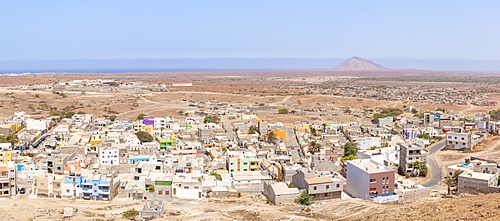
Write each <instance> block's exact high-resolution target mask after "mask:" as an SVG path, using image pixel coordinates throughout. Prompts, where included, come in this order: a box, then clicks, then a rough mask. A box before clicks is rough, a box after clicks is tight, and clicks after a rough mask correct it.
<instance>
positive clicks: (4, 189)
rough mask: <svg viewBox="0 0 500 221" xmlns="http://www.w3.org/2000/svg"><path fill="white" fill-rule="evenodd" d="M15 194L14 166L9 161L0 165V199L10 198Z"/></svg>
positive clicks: (15, 177)
mask: <svg viewBox="0 0 500 221" xmlns="http://www.w3.org/2000/svg"><path fill="white" fill-rule="evenodd" d="M16 194H17V174H16V164H15V163H14V162H13V161H9V162H7V163H6V164H0V197H11V196H15V195H16Z"/></svg>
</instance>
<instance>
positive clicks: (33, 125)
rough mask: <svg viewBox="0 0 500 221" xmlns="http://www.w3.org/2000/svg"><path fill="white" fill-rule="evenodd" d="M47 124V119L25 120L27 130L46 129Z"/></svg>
mask: <svg viewBox="0 0 500 221" xmlns="http://www.w3.org/2000/svg"><path fill="white" fill-rule="evenodd" d="M48 126H49V121H47V120H35V119H27V120H26V129H28V130H46V129H47V128H48Z"/></svg>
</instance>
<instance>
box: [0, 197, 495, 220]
mask: <svg viewBox="0 0 500 221" xmlns="http://www.w3.org/2000/svg"><path fill="white" fill-rule="evenodd" d="M499 200H500V194H490V195H482V196H474V197H467V196H465V197H461V198H457V199H446V198H432V199H430V200H427V201H419V202H414V203H411V204H378V203H372V202H370V201H365V200H360V199H336V200H329V201H321V202H315V204H313V205H311V206H309V207H306V206H300V205H296V204H289V205H280V206H275V205H269V204H267V203H266V201H265V199H264V197H263V196H261V195H258V194H244V195H243V197H241V198H221V199H216V198H212V199H205V200H203V201H188V200H170V201H166V202H165V204H164V206H165V212H164V215H163V217H161V218H157V219H155V220H473V219H476V220H497V219H496V218H497V217H498V215H500V210H499V209H500V206H499V204H498V202H499ZM0 202H1V204H0V220H59V219H61V220H62V214H60V212H59V211H60V210H61V209H62V208H64V207H71V208H73V210H74V211H76V212H75V213H74V216H73V217H71V218H70V220H125V219H123V218H122V217H121V213H122V212H123V211H126V210H129V209H136V210H140V209H141V208H142V205H143V203H142V202H141V201H138V200H125V199H115V200H113V202H112V203H96V202H83V201H74V200H68V199H29V198H28V197H26V196H21V197H19V198H17V199H12V200H1V201H0ZM307 208H310V209H311V211H309V210H308V209H307ZM40 209H44V210H46V211H49V213H46V214H42V213H38V214H39V215H38V216H36V217H35V216H34V212H35V210H40Z"/></svg>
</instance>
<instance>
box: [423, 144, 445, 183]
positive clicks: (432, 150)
mask: <svg viewBox="0 0 500 221" xmlns="http://www.w3.org/2000/svg"><path fill="white" fill-rule="evenodd" d="M444 145H445V140H444V139H443V140H441V141H438V142H436V143H434V144H432V145H430V146H429V155H428V157H427V162H428V163H427V167H429V172H430V175H431V178H430V179H429V181H427V182H426V183H425V184H424V185H423V186H425V187H430V188H435V187H436V186H438V185H439V184H440V183H441V180H442V179H443V175H442V172H441V167H440V165H439V163H438V162H437V160H436V158H435V157H434V155H435V154H436V153H437V152H438V151H439V150H441V149H442V148H443V147H444Z"/></svg>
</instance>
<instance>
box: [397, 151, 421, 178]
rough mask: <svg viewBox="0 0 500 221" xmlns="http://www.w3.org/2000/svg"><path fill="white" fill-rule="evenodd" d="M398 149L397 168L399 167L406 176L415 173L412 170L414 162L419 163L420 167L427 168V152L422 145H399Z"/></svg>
mask: <svg viewBox="0 0 500 221" xmlns="http://www.w3.org/2000/svg"><path fill="white" fill-rule="evenodd" d="M399 148H400V150H399V154H400V156H399V167H401V171H403V172H405V173H407V174H410V173H413V172H416V171H414V168H413V164H414V163H415V162H416V161H418V162H420V167H425V166H427V155H428V152H427V151H425V150H424V146H423V145H416V144H400V145H399Z"/></svg>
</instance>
